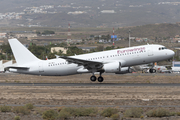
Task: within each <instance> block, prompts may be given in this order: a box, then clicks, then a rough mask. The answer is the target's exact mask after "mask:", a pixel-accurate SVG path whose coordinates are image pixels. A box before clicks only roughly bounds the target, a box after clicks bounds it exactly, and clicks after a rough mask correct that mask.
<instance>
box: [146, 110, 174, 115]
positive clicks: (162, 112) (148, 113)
mask: <svg viewBox="0 0 180 120" xmlns="http://www.w3.org/2000/svg"><path fill="white" fill-rule="evenodd" d="M146 115H147V116H148V117H169V116H171V113H170V111H169V110H167V109H164V108H157V109H154V110H150V111H148V112H147V113H146Z"/></svg>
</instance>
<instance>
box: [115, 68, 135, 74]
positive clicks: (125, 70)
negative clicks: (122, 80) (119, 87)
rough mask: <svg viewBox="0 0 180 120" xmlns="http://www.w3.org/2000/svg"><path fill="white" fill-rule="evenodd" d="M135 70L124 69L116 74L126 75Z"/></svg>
mask: <svg viewBox="0 0 180 120" xmlns="http://www.w3.org/2000/svg"><path fill="white" fill-rule="evenodd" d="M133 71H134V70H133V68H131V67H122V68H121V71H119V72H116V74H126V73H132V72H133Z"/></svg>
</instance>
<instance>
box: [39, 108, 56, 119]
mask: <svg viewBox="0 0 180 120" xmlns="http://www.w3.org/2000/svg"><path fill="white" fill-rule="evenodd" d="M57 117H58V112H57V111H55V110H47V111H45V112H43V114H42V118H43V119H47V120H55V119H56V118H57Z"/></svg>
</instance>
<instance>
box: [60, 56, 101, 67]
mask: <svg viewBox="0 0 180 120" xmlns="http://www.w3.org/2000/svg"><path fill="white" fill-rule="evenodd" d="M60 58H62V59H65V60H67V61H68V62H69V63H75V64H78V66H84V68H86V69H88V70H92V69H96V70H97V69H100V68H102V67H103V63H102V62H98V61H89V60H84V59H78V58H73V57H69V56H60Z"/></svg>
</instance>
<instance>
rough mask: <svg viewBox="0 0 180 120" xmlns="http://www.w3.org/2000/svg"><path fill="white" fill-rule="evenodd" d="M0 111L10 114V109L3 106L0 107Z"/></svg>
mask: <svg viewBox="0 0 180 120" xmlns="http://www.w3.org/2000/svg"><path fill="white" fill-rule="evenodd" d="M0 110H1V112H11V107H10V106H5V105H3V106H1V107H0Z"/></svg>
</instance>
